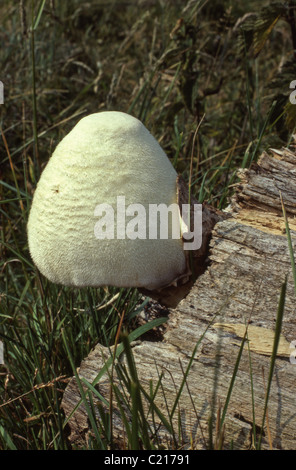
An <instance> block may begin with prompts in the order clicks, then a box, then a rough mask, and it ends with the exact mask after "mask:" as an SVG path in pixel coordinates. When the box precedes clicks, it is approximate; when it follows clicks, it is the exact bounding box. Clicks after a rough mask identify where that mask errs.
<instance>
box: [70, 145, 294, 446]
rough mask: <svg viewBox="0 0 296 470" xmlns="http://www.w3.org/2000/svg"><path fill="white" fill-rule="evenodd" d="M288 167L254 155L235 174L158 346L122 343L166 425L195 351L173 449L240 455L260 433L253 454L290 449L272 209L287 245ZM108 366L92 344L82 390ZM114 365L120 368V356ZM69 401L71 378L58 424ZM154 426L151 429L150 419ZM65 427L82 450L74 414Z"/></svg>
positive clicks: (117, 423)
mask: <svg viewBox="0 0 296 470" xmlns="http://www.w3.org/2000/svg"><path fill="white" fill-rule="evenodd" d="M295 164H296V156H295V154H294V153H293V152H291V151H290V150H287V149H283V150H281V151H278V150H277V151H275V150H274V151H270V153H269V154H267V153H264V154H263V155H262V156H261V158H260V159H259V161H258V163H256V164H253V165H252V167H251V168H250V169H249V170H244V171H241V172H240V183H239V184H238V186H237V188H236V192H235V195H234V196H233V199H232V201H231V205H230V206H229V208H228V209H227V215H228V217H226V218H223V219H222V220H221V218H220V220H219V221H218V222H217V223H216V225H215V226H214V229H213V231H212V237H211V240H210V252H209V260H208V261H209V262H208V263H206V269H205V270H204V272H203V273H202V274H201V275H200V276H199V277H198V278H197V279H196V281H195V282H194V285H193V286H192V287H191V289H190V291H189V293H187V295H186V297H185V298H184V299H183V300H181V302H180V303H179V304H178V305H177V307H176V308H171V309H170V311H169V318H168V322H167V324H166V329H165V333H164V334H163V336H162V337H161V341H148V340H142V341H136V342H135V343H134V344H132V347H133V348H132V349H133V355H134V359H135V362H136V365H137V371H138V376H139V379H140V382H141V384H142V385H143V386H144V388H145V389H146V390H147V391H149V386H150V384H151V381H152V383H153V386H154V387H156V384H157V383H158V381H159V377H160V374H161V373H162V374H163V375H162V380H161V387H159V390H158V393H157V395H156V398H155V403H156V404H157V406H158V407H159V408H160V409H161V410H162V412H163V413H164V414H165V415H166V416H168V413H167V409H169V410H171V409H172V408H173V404H174V402H175V399H176V396H177V391H178V390H179V387H180V386H181V384H182V383H184V373H185V371H186V368H187V366H188V364H189V361H190V359H191V358H192V354H193V352H194V350H195V347H196V351H195V354H194V356H193V360H192V365H191V369H190V372H189V375H188V377H187V378H186V382H185V384H184V387H183V390H182V393H181V396H180V400H179V403H178V407H177V409H176V412H175V414H174V416H173V418H172V423H173V426H174V428H175V431H176V436H177V438H176V439H177V440H178V445H180V446H182V448H186V447H187V448H196V449H202V448H208V447H209V446H211V445H212V446H214V447H215V448H217V447H219V446H222V448H224V449H228V448H230V447H233V448H235V449H250V448H253V447H254V445H255V442H254V439H255V441H256V442H258V439H259V436H260V434H261V432H262V445H261V448H262V449H270V448H274V449H295V446H296V432H295V429H296V400H295V385H296V364H295V363H294V362H295V361H294V358H295V355H294V353H293V351H295V348H294V349H293V344H291V342H292V341H294V340H296V315H295V290H294V282H293V276H292V268H291V266H292V263H291V257H290V253H289V246H288V240H287V234H286V231H285V222H284V218H283V213H282V204H281V197H282V200H283V202H284V205H285V208H286V213H287V216H288V221H289V226H290V231H291V236H292V240H294V239H295V236H296V222H295V214H296V165H295ZM286 279H287V288H286V296H285V309H284V318H283V322H282V333H281V338H280V343H279V348H278V353H277V357H276V361H275V368H274V374H273V379H272V385H271V389H270V395H269V401H268V412H267V416H266V419H265V421H264V426H263V428H262V419H263V413H264V403H265V390H266V387H267V381H268V374H269V370H270V364H271V354H272V349H273V342H274V330H275V323H276V318H277V312H278V305H279V298H280V293H281V288H282V285H283V283H284V282H285V280H286ZM246 326H247V327H248V332H247V334H248V336H247V339H248V340H247V341H245V342H244V347H243V351H242V355H241V359H240V362H239V364H238V370H237V373H236V375H235V380H234V385H233V387H232V393H231V395H230V398H229V400H228V398H227V397H228V392H229V389H230V385H231V382H232V379H233V374H234V371H235V367H236V361H237V358H238V355H239V351H240V347H241V344H242V339H243V337H244V335H245V331H246ZM109 357H110V352H109V351H108V349H107V348H104V347H102V346H101V345H100V344H98V345H97V346H96V347H95V348H94V350H93V351H92V352H91V353H90V355H89V356H88V357H87V358H86V359H85V360H84V361H83V362H82V364H81V366H80V369H79V375H80V376H81V377H85V378H86V379H87V380H88V381H89V382H92V381H93V380H94V379H95V378H96V376H97V375H98V373H99V371H100V370H101V368H102V366H103V364H104V361H105V360H106V359H107V358H109ZM119 361H120V362H122V363H124V362H125V356H124V354H122V355H121V356H120V358H119ZM115 380H118V378H117V376H116V373H115ZM97 386H98V387H99V391H100V393H101V394H102V395H103V396H104V397H106V398H107V399H109V391H110V380H109V376H108V374H104V375H103V377H102V379H101V380H100V382H99V383H98V385H97ZM79 400H80V393H79V389H78V387H77V383H76V380H75V378H73V379H72V380H71V381H70V383H69V385H68V386H67V389H66V391H65V394H64V398H63V403H62V406H63V408H64V411H65V415H66V416H67V417H69V416H70V414H71V413H72V411H73V409H74V408H75V406H76V405H77V403H79ZM226 403H228V406H227V409H226V411H225V419H224V415H223V411H224V409H225V408H224V406H225V404H226ZM119 416H120V414H119V413H118V409H117V404H116V400H114V417H113V431H114V435H115V436H117V439H118V442H119V443H121V445H123V444H122V443H123V442H124V440H125V438H124V431H123V424H122V422H121V419H120V418H119ZM154 418H155V422H156V424H157V423H159V419H158V418H157V415H155V416H154ZM219 419H220V423H221V419H222V420H223V426H221V432H218V429H219ZM148 420H149V418H148ZM69 426H70V433H71V434H70V439H71V440H72V442H73V443H75V444H77V445H80V444H83V443H85V440H86V439H87V437H88V435H89V433H90V432H91V429H90V426H89V423H88V419H87V414H86V411H85V408H84V406H83V405H80V406H79V407H78V408H77V409H76V411H75V412H74V414H73V415H72V416H71V418H70V419H69ZM178 431H180V432H179V434H178ZM158 435H159V436H161V438H162V439H163V443H164V445H165V446H166V447H168V448H172V446H173V445H176V443H172V441H171V440H170V437H169V436H168V433H167V431H166V429H165V428H164V427H163V426H160V429H159V430H158ZM210 436H212V437H210Z"/></svg>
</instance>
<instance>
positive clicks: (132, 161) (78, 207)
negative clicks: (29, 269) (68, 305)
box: [27, 111, 186, 289]
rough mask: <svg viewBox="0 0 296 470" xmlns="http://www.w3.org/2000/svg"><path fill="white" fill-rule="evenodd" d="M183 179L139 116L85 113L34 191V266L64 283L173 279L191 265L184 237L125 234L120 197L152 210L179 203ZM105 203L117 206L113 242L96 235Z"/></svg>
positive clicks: (157, 283) (149, 283)
mask: <svg viewBox="0 0 296 470" xmlns="http://www.w3.org/2000/svg"><path fill="white" fill-rule="evenodd" d="M176 178H177V173H176V171H175V169H174V168H173V166H172V164H171V163H170V161H169V159H168V157H167V156H166V154H165V153H164V151H163V150H162V148H161V147H160V145H159V144H158V142H157V141H156V140H155V138H154V137H153V136H152V135H151V134H150V132H149V131H148V130H147V129H146V127H145V126H144V125H143V124H142V123H141V122H140V121H139V120H138V119H136V118H134V117H132V116H130V115H128V114H125V113H122V112H116V111H106V112H100V113H95V114H91V115H89V116H86V117H84V118H82V119H81V120H80V121H79V122H78V123H77V124H76V126H75V127H74V128H73V129H72V130H71V131H70V132H69V134H67V135H66V136H65V137H64V138H63V139H62V141H61V142H60V143H59V144H58V145H57V147H56V149H55V151H54V153H53V154H52V156H51V158H50V159H49V161H48V163H47V165H46V167H45V168H44V170H43V172H42V175H41V177H40V180H39V182H38V184H37V187H36V190H35V193H34V196H33V202H32V206H31V210H30V214H29V220H28V227H27V228H28V243H29V250H30V253H31V256H32V259H33V261H34V263H35V264H36V266H37V267H38V269H39V270H40V272H41V273H42V274H43V275H44V276H45V277H47V278H48V279H49V280H50V281H52V282H54V283H57V284H63V285H70V286H77V287H84V286H93V287H98V286H103V285H110V286H118V287H145V288H147V289H155V288H161V287H162V286H165V285H167V284H169V283H170V282H171V281H173V280H174V279H176V278H178V277H179V276H180V275H182V273H183V272H184V271H185V269H186V259H185V255H184V252H183V243H182V239H181V238H180V239H173V238H170V237H169V238H168V239H159V238H158V239H150V238H149V236H147V237H146V238H145V239H141V238H136V239H130V238H128V237H125V238H124V239H119V238H118V237H117V234H116V221H117V216H118V214H117V211H116V208H117V201H118V196H121V197H122V196H124V197H125V206H126V207H127V206H129V204H141V205H142V206H143V207H145V209H146V213H147V215H148V213H149V207H150V206H149V204H157V205H159V204H161V203H162V204H165V205H167V206H170V204H172V203H176V202H177V201H176V191H177V190H176ZM100 204H108V205H110V206H111V207H112V208H114V216H115V219H114V221H115V236H114V238H113V239H110V238H104V239H98V238H97V237H96V236H95V232H94V227H95V225H96V223H97V222H98V220H99V218H98V216H96V215H95V208H96V206H97V205H100ZM135 214H136V213H135ZM129 220H131V217H126V222H128V221H129ZM148 230H149V217H148V216H147V234H148Z"/></svg>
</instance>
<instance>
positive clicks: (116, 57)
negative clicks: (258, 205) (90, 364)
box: [0, 0, 296, 449]
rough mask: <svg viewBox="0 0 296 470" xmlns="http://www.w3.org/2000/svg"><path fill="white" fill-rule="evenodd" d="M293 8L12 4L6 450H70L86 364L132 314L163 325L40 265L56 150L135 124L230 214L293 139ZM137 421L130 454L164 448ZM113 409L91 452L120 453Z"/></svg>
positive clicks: (5, 169) (0, 272) (1, 147)
mask: <svg viewBox="0 0 296 470" xmlns="http://www.w3.org/2000/svg"><path fill="white" fill-rule="evenodd" d="M295 14H296V2H295V1H278V2H270V1H252V0H249V1H231V0H187V1H185V0H183V1H182V0H138V1H137V0H126V1H124V0H121V1H120V0H109V1H108V0H104V1H103V0H89V1H84V0H80V1H78V0H71V1H67V2H65V1H61V0H41V1H37V0H20V1H19V2H17V1H15V2H10V1H7V0H1V1H0V39H1V49H0V64H1V65H0V80H1V81H2V82H3V84H4V99H5V102H4V104H1V105H0V121H1V142H0V162H1V167H0V216H1V219H0V226H1V239H0V253H1V259H0V340H1V342H2V345H3V349H4V363H3V364H0V448H1V449H70V448H71V445H70V443H69V441H68V438H67V425H66V423H65V420H64V416H63V413H62V410H61V409H60V402H61V397H62V392H63V390H64V388H65V386H66V384H67V381H68V379H69V377H71V376H73V374H74V373H75V370H76V369H75V368H76V367H77V366H79V364H80V362H81V360H82V359H83V358H84V357H85V356H86V355H87V354H88V352H89V351H90V350H91V348H92V347H93V346H94V345H95V344H96V343H98V342H101V343H102V344H105V345H108V346H110V345H112V344H114V341H115V338H116V333H117V331H118V330H117V327H118V318H119V316H120V314H121V313H122V312H123V311H124V313H125V320H124V324H125V328H126V329H127V331H128V332H130V331H137V332H138V333H137V335H138V337H139V336H141V334H143V333H144V332H145V331H147V329H149V328H152V327H153V326H155V324H156V323H152V324H149V323H148V327H147V326H146V328H144V329H143V327H142V329H141V327H139V326H138V323H137V320H136V319H137V317H138V316H139V315H140V313H141V312H143V311H144V310H145V307H146V306H147V302H148V300H147V299H143V298H142V297H141V296H140V294H139V293H138V292H137V291H136V290H134V289H131V290H122V289H114V288H112V289H111V288H104V289H103V288H102V289H81V290H72V289H67V288H63V287H61V286H55V285H52V284H51V283H49V282H48V281H47V280H46V279H44V278H43V277H42V276H41V275H40V274H39V273H38V272H37V270H36V269H35V267H34V265H33V263H32V260H31V259H30V255H29V252H28V245H27V237H26V222H27V218H28V213H29V210H30V204H31V200H32V196H33V193H34V188H35V186H36V183H37V181H38V179H39V176H40V174H41V172H42V169H43V168H44V165H45V164H46V162H47V161H48V159H49V158H50V155H51V154H52V152H53V150H54V148H55V146H56V145H57V143H58V142H59V141H60V140H61V139H62V138H63V136H64V135H65V134H66V133H67V132H69V130H70V129H71V128H72V127H73V126H74V125H75V124H76V123H77V121H78V120H79V119H80V118H82V117H83V116H85V115H87V114H90V113H94V112H98V111H103V110H118V111H124V112H127V113H130V114H133V115H134V116H136V117H138V118H139V119H140V120H142V121H143V123H144V124H145V125H146V127H147V128H148V129H149V130H150V131H151V133H152V134H153V135H154V136H155V137H156V138H157V140H158V141H159V143H160V144H161V146H162V147H163V148H164V150H165V151H166V153H167V155H168V157H169V158H170V160H171V161H172V163H173V165H174V166H175V168H176V169H177V171H178V172H179V173H180V174H182V175H183V177H184V179H185V180H186V181H187V182H188V183H189V184H190V187H191V191H193V192H194V194H195V196H196V197H197V198H198V199H199V200H200V201H201V202H202V201H205V200H206V201H208V202H209V203H210V204H212V205H213V206H215V207H217V208H220V209H222V208H225V207H226V206H227V204H228V201H229V197H230V195H231V193H232V190H233V187H234V184H235V183H236V182H237V177H236V174H237V170H238V169H239V168H242V167H248V166H249V165H250V164H251V163H252V162H256V159H257V158H258V156H259V155H260V153H261V151H262V150H264V149H268V148H269V147H274V148H280V147H282V146H289V145H290V144H291V142H292V141H293V133H294V131H295V125H296V106H294V105H293V104H292V103H291V102H290V101H289V95H290V93H291V91H292V90H291V89H290V83H291V81H292V80H295V79H296V65H295V58H296V23H295ZM126 348H127V349H126V350H127V353H128V351H129V350H128V345H126ZM129 354H130V353H129ZM131 364H132V363H131ZM130 373H131V374H133V373H135V371H134V370H133V368H132V365H131V369H130ZM126 383H127V384H129V382H128V381H127V382H126ZM116 392H118V390H115V389H114V393H115V394H116ZM127 403H131V404H133V400H132V399H131V401H130V400H129V399H127ZM109 405H110V404H109ZM94 406H95V405H94ZM90 411H92V410H90ZM140 411H141V410H138V411H137V413H138V414H137V416H138V417H139V419H138V418H137V419H138V422H137V426H134V428H129V427H128V424H127V431H130V432H127V442H126V448H128V447H129V448H137V446H141V448H149V446H152V445H154V446H156V447H157V446H158V443H157V439H156V440H155V436H154V441H153V444H152V440H151V437H149V436H148V434H149V433H147V432H146V431H147V429H146V430H145V426H144V420H143V419H142V418H141V413H140ZM100 412H101V413H102V423H103V424H102V425H101V428H100V429H97V428H96V429H94V438H93V439H92V440H90V442H89V446H88V448H90V449H92V448H101V449H103V448H114V446H115V444H114V442H113V441H112V427H110V426H111V425H110V416H112V409H111V408H109V411H108V412H103V411H102V409H101V408H100ZM137 419H136V421H137ZM94 427H95V425H94ZM148 431H149V430H148ZM135 432H136V435H135ZM172 432H173V431H172ZM209 434H210V433H209ZM147 439H148V440H147ZM174 442H175V445H176V446H177V445H178V443H177V441H176V440H174ZM159 445H160V444H159Z"/></svg>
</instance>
